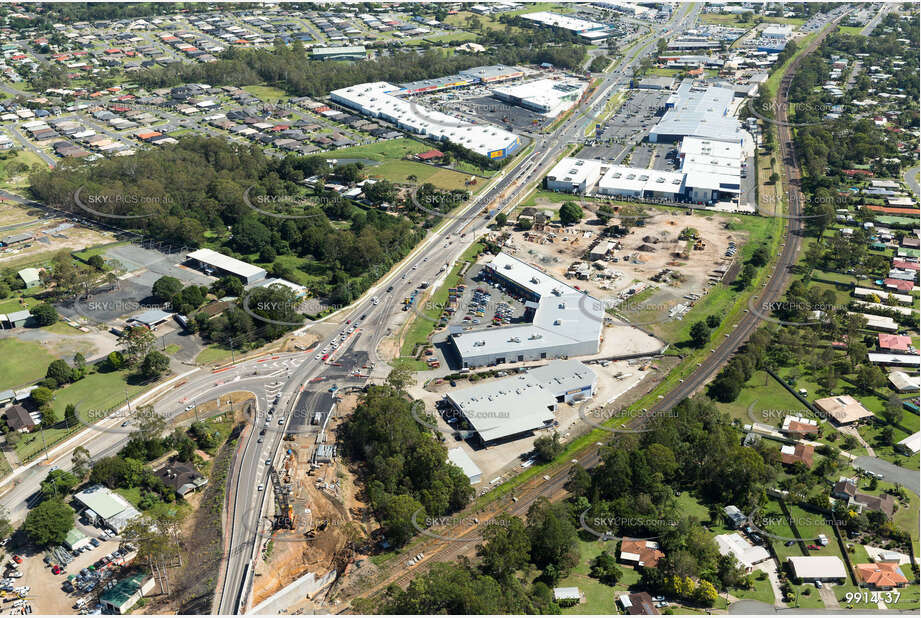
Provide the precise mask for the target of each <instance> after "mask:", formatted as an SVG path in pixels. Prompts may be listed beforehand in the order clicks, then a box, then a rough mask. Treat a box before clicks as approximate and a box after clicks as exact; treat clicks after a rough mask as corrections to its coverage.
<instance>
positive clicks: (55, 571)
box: [51, 565, 62, 575]
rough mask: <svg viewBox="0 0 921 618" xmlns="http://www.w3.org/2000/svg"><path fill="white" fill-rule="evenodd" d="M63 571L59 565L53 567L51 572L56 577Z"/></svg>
mask: <svg viewBox="0 0 921 618" xmlns="http://www.w3.org/2000/svg"><path fill="white" fill-rule="evenodd" d="M61 570H62V569H61V567H59V566H58V565H54V566H53V567H51V572H52V573H54V574H55V575H60V574H61Z"/></svg>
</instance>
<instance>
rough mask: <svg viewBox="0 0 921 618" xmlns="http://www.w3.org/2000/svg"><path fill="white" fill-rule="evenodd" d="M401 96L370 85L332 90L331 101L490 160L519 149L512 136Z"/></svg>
mask: <svg viewBox="0 0 921 618" xmlns="http://www.w3.org/2000/svg"><path fill="white" fill-rule="evenodd" d="M400 93H401V90H400V88H399V87H398V86H394V85H393V84H389V83H387V82H371V83H366V84H357V85H355V86H350V87H348V88H340V89H339V90H334V91H332V92H331V93H330V98H331V99H332V100H333V101H335V102H336V103H339V104H341V105H344V106H346V107H349V108H351V109H354V110H356V111H358V112H360V113H362V114H364V115H366V116H371V117H373V118H383V119H384V120H387V121H389V122H392V123H393V124H395V125H397V126H398V127H400V128H402V129H405V130H407V131H410V132H412V133H415V134H417V135H421V136H423V137H428V138H430V139H436V140H441V141H446V142H451V143H453V144H457V145H459V146H463V147H464V148H467V149H468V150H472V151H473V152H475V153H477V154H480V155H483V156H486V157H489V158H490V159H504V158H506V157H508V156H510V155H511V154H513V153H514V152H516V151H517V150H518V148H519V147H520V146H521V143H522V142H521V138H520V137H519V136H517V135H515V134H514V133H511V132H509V131H506V130H504V129H500V128H499V127H495V126H491V125H486V124H473V123H470V122H467V121H465V120H461V119H460V118H455V117H454V116H450V115H448V114H443V113H441V112H439V111H436V110H432V109H427V108H425V107H424V106H422V105H419V104H416V103H413V102H410V101H406V100H404V99H401V98H400V97H399V96H398V95H399V94H400Z"/></svg>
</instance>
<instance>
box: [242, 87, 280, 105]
mask: <svg viewBox="0 0 921 618" xmlns="http://www.w3.org/2000/svg"><path fill="white" fill-rule="evenodd" d="M243 90H245V91H246V92H248V93H250V94H251V95H253V96H254V97H257V98H259V99H262V100H263V101H266V102H268V103H276V102H278V101H280V100H282V99H287V98H288V97H287V96H286V95H285V91H284V90H282V89H281V88H275V87H273V86H243Z"/></svg>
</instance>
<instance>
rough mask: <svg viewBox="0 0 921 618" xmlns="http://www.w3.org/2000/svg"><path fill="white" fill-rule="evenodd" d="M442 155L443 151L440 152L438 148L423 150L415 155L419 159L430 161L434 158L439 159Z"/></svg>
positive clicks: (443, 154)
mask: <svg viewBox="0 0 921 618" xmlns="http://www.w3.org/2000/svg"><path fill="white" fill-rule="evenodd" d="M443 156H445V153H443V152H441V151H440V150H435V149H432V150H426V151H425V152H420V153H419V154H417V155H416V158H417V159H419V160H420V161H432V160H434V159H440V158H442V157H443Z"/></svg>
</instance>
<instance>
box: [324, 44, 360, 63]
mask: <svg viewBox="0 0 921 618" xmlns="http://www.w3.org/2000/svg"><path fill="white" fill-rule="evenodd" d="M367 57H368V50H367V49H365V46H364V45H355V46H351V47H314V48H313V49H311V50H310V59H311V60H364V59H365V58H367Z"/></svg>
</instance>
